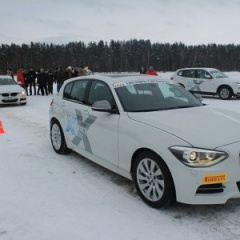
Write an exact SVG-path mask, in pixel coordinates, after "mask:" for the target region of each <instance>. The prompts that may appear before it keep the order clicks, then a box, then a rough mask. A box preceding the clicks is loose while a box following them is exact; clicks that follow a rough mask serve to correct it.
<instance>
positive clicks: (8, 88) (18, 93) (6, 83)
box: [0, 75, 27, 105]
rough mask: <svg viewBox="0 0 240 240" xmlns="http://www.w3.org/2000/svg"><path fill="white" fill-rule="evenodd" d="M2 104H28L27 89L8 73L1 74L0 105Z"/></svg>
mask: <svg viewBox="0 0 240 240" xmlns="http://www.w3.org/2000/svg"><path fill="white" fill-rule="evenodd" d="M1 104H20V105H25V104H27V95H26V92H25V90H24V89H23V88H22V87H21V86H20V85H18V84H17V83H16V81H15V80H14V79H13V78H12V77H11V76H8V75H0V105H1Z"/></svg>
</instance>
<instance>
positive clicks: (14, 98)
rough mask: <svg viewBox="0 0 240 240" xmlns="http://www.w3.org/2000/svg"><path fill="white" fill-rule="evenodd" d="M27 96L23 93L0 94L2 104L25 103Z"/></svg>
mask: <svg viewBox="0 0 240 240" xmlns="http://www.w3.org/2000/svg"><path fill="white" fill-rule="evenodd" d="M25 103H27V97H26V95H25V94H22V93H2V94H0V104H25Z"/></svg>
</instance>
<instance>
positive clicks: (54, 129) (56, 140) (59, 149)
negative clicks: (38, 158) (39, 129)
mask: <svg viewBox="0 0 240 240" xmlns="http://www.w3.org/2000/svg"><path fill="white" fill-rule="evenodd" d="M50 138H51V143H52V146H53V149H54V150H55V152H56V153H65V154H66V153H70V152H71V150H70V149H69V148H68V147H67V145H66V141H65V137H64V134H63V130H62V128H61V126H60V124H59V123H58V122H57V121H53V122H52V123H51V128H50Z"/></svg>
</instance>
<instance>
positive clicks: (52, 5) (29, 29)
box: [0, 0, 240, 45]
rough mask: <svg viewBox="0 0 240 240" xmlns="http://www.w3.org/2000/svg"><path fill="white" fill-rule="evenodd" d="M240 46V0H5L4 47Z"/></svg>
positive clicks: (1, 16)
mask: <svg viewBox="0 0 240 240" xmlns="http://www.w3.org/2000/svg"><path fill="white" fill-rule="evenodd" d="M112 39H113V40H130V39H138V40H139V39H144V40H147V39H149V40H151V42H152V43H154V42H160V43H174V42H183V43H185V44H187V45H192V44H193V45H196V44H208V43H217V44H231V43H234V44H240V0H144V1H142V0H117V1H115V0H0V44H10V43H16V44H22V43H27V44H29V43H30V42H46V43H55V44H65V43H68V42H70V41H84V42H85V43H88V42H90V41H96V42H98V41H100V40H104V41H107V42H108V41H110V40H112Z"/></svg>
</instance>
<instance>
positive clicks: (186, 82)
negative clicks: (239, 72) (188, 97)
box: [171, 68, 240, 100]
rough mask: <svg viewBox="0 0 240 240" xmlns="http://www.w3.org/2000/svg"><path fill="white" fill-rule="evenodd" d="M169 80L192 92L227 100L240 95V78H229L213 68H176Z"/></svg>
mask: <svg viewBox="0 0 240 240" xmlns="http://www.w3.org/2000/svg"><path fill="white" fill-rule="evenodd" d="M171 80H173V81H174V82H176V83H178V84H180V85H182V86H183V87H185V88H186V89H187V90H189V91H190V92H193V93H200V94H203V95H218V96H219V97H220V98H221V99H223V100H227V99H230V98H231V97H232V96H238V97H239V96H240V79H239V80H236V79H232V78H229V77H228V76H227V75H226V74H225V73H223V72H221V71H219V70H218V69H215V68H183V69H179V70H177V71H176V72H175V73H174V74H173V76H172V77H171Z"/></svg>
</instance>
